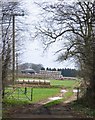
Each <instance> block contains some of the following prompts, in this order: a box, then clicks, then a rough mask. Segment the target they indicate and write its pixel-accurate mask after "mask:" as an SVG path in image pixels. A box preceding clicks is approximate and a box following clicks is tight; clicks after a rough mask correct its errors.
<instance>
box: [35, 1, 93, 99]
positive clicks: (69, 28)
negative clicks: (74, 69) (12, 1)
mask: <svg viewBox="0 0 95 120" xmlns="http://www.w3.org/2000/svg"><path fill="white" fill-rule="evenodd" d="M94 6H95V3H94V2H86V1H85V2H76V3H73V4H68V3H65V2H63V1H59V2H58V3H57V4H56V3H55V4H48V3H43V4H42V5H41V7H42V9H43V10H44V13H45V14H43V15H44V19H43V20H42V21H43V22H42V21H41V23H42V24H41V23H39V25H38V26H36V29H37V31H38V33H37V34H38V36H40V37H43V38H44V39H43V43H44V44H45V45H46V47H48V46H49V45H51V44H52V43H54V42H56V41H59V40H62V41H63V42H64V45H63V47H62V48H60V50H58V51H57V52H56V53H58V54H59V57H58V60H59V61H63V60H67V59H68V58H71V57H73V58H74V60H75V61H76V62H77V63H78V65H79V66H80V68H81V70H82V73H83V78H84V79H85V78H86V81H87V83H89V84H87V85H88V86H87V88H88V89H87V96H88V93H90V94H89V95H90V96H91V97H93V98H95V62H94V61H95V22H94V21H95V18H94V16H95V11H94ZM85 76H86V77H85ZM88 91H90V92H88Z"/></svg>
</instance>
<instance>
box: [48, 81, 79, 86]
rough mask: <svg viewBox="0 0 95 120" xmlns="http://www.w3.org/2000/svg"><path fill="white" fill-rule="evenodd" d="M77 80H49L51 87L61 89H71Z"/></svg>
mask: <svg viewBox="0 0 95 120" xmlns="http://www.w3.org/2000/svg"><path fill="white" fill-rule="evenodd" d="M77 82H78V81H77V80H50V84H51V85H52V86H63V87H66V88H67V87H68V88H69V87H70V88H71V87H72V86H73V85H74V84H76V83H77Z"/></svg>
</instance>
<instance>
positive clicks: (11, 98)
mask: <svg viewBox="0 0 95 120" xmlns="http://www.w3.org/2000/svg"><path fill="white" fill-rule="evenodd" d="M24 90H25V89H24V88H20V89H16V90H15V91H14V92H13V90H12V89H8V88H7V89H6V92H9V93H12V92H13V93H12V94H10V95H8V96H7V97H6V98H5V100H4V102H6V103H7V104H11V105H15V104H26V103H34V102H38V101H41V100H44V99H47V98H48V97H51V96H54V95H56V94H58V93H59V92H60V88H33V93H32V101H31V88H27V94H26V95H25V94H24Z"/></svg>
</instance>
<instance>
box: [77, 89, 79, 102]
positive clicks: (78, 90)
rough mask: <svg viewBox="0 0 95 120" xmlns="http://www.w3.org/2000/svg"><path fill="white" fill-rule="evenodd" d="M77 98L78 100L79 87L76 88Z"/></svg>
mask: <svg viewBox="0 0 95 120" xmlns="http://www.w3.org/2000/svg"><path fill="white" fill-rule="evenodd" d="M77 100H79V88H77Z"/></svg>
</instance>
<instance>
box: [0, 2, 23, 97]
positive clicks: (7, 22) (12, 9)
mask: <svg viewBox="0 0 95 120" xmlns="http://www.w3.org/2000/svg"><path fill="white" fill-rule="evenodd" d="M18 6H19V3H18V2H8V3H6V2H5V3H3V4H2V24H1V25H2V45H3V46H2V89H3V96H4V90H5V86H6V85H7V84H8V78H10V77H9V75H10V73H11V72H9V71H10V70H11V69H12V64H13V65H14V72H15V60H16V58H15V57H16V55H15V52H16V47H15V46H14V45H13V37H15V35H14V33H15V28H14V32H13V28H12V27H14V26H15V23H13V18H14V17H13V16H15V15H18V12H21V11H20V8H18ZM19 14H20V13H19ZM13 25H14V26H13ZM14 42H16V40H15V41H14ZM13 47H14V48H13ZM13 51H14V55H15V56H14V55H13ZM13 58H14V59H13ZM13 60H14V61H13ZM14 74H15V73H14ZM10 79H11V78H10Z"/></svg>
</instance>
